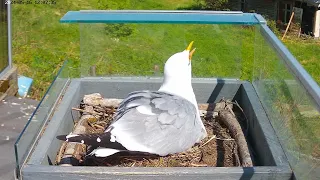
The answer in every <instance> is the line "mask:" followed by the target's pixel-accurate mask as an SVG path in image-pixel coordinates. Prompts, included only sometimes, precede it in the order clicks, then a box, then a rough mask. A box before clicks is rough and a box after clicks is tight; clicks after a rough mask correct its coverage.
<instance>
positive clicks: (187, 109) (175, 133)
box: [57, 41, 207, 157]
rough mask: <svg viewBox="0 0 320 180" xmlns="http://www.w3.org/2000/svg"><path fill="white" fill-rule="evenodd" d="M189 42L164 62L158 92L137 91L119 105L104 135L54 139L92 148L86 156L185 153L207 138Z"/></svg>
mask: <svg viewBox="0 0 320 180" xmlns="http://www.w3.org/2000/svg"><path fill="white" fill-rule="evenodd" d="M192 45H193V41H192V42H191V43H190V44H189V45H188V47H187V48H186V49H185V50H184V51H182V52H178V53H176V54H174V55H172V56H171V57H170V58H169V59H168V60H167V61H166V63H165V66H164V78H163V83H162V85H161V87H160V89H159V90H158V91H149V90H144V91H135V92H131V93H129V94H128V95H127V97H126V98H125V99H124V100H123V101H122V102H121V103H120V105H119V107H118V109H117V111H116V113H115V115H114V117H113V121H112V123H111V125H110V126H108V127H107V128H106V129H105V131H104V132H103V133H95V134H69V135H60V136H57V139H60V140H64V141H68V142H78V143H83V144H87V145H90V146H91V147H95V148H93V149H94V150H92V151H91V153H90V154H89V155H94V156H96V157H107V156H111V155H113V154H115V153H118V152H123V151H132V152H143V153H150V154H156V155H159V156H167V155H169V154H174V153H180V152H183V151H186V150H188V149H189V148H191V147H192V146H193V145H195V144H196V143H200V141H201V140H202V139H204V138H205V137H206V136H207V132H206V129H205V127H204V125H203V123H202V121H201V118H200V114H199V109H198V104H197V100H196V97H195V94H194V91H193V88H192V84H191V79H192V73H191V58H192V55H193V53H194V52H195V48H194V49H193V50H191V48H192Z"/></svg>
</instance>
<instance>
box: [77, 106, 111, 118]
mask: <svg viewBox="0 0 320 180" xmlns="http://www.w3.org/2000/svg"><path fill="white" fill-rule="evenodd" d="M72 110H75V111H80V112H83V113H88V114H92V115H98V116H109V114H106V113H98V112H94V111H93V112H91V111H86V110H83V109H79V108H74V107H73V108H72Z"/></svg>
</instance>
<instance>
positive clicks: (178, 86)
mask: <svg viewBox="0 0 320 180" xmlns="http://www.w3.org/2000/svg"><path fill="white" fill-rule="evenodd" d="M192 45H193V41H192V42H191V43H190V44H189V46H188V47H187V49H186V50H184V51H182V52H179V53H176V54H174V55H172V56H171V57H170V58H169V59H168V60H167V62H166V64H165V66H164V79H163V84H162V86H161V88H160V89H159V91H163V92H168V93H171V94H175V95H178V96H181V97H184V98H185V99H187V100H189V101H191V102H192V103H194V104H195V105H197V102H196V99H195V96H194V93H193V89H192V86H191V78H192V72H191V58H192V55H193V53H194V51H195V49H193V50H192V51H190V50H191V48H192Z"/></svg>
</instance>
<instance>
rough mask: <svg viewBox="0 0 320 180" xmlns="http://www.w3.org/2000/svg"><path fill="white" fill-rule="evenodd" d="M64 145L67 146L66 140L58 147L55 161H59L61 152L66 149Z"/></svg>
mask: <svg viewBox="0 0 320 180" xmlns="http://www.w3.org/2000/svg"><path fill="white" fill-rule="evenodd" d="M66 146H67V142H63V143H62V145H61V147H60V149H59V153H58V156H57V161H56V162H57V163H59V162H60V161H61V158H62V155H63V152H64V150H65V149H66Z"/></svg>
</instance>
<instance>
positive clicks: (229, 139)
mask: <svg viewBox="0 0 320 180" xmlns="http://www.w3.org/2000/svg"><path fill="white" fill-rule="evenodd" d="M213 139H217V140H220V141H235V139H232V138H228V139H224V138H218V137H217V136H216V135H213V136H212V137H211V138H210V139H209V140H208V141H206V142H205V143H203V144H201V146H200V148H202V147H203V146H205V145H207V144H208V143H209V142H210V141H212V140H213Z"/></svg>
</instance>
